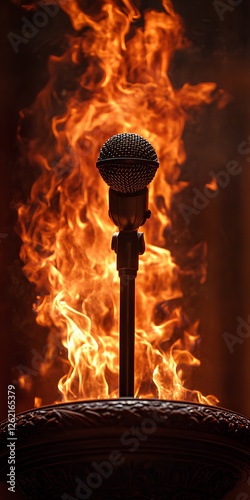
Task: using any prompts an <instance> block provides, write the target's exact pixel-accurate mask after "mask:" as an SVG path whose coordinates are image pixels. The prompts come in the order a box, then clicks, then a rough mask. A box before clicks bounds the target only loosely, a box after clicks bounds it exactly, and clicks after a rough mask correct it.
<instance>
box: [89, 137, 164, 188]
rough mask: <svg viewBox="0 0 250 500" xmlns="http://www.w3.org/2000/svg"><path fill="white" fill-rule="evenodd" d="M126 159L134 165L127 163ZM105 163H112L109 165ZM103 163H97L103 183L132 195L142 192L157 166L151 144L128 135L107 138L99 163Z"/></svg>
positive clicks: (140, 138) (141, 138)
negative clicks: (115, 160) (110, 161)
mask: <svg viewBox="0 0 250 500" xmlns="http://www.w3.org/2000/svg"><path fill="white" fill-rule="evenodd" d="M129 158H131V160H133V159H134V161H131V162H129V163H126V160H127V159H129ZM114 159H117V162H114ZM119 159H120V161H119ZM107 160H113V161H112V163H109V162H108V161H107ZM138 160H139V161H138ZM143 160H145V164H144V163H143ZM102 161H104V162H103V164H100V163H99V164H98V168H99V171H100V174H101V176H102V178H103V180H104V181H105V182H106V183H107V184H108V186H110V187H111V188H112V189H114V190H115V191H118V192H121V193H134V192H136V191H140V190H141V189H144V188H145V187H146V186H147V185H148V184H149V183H150V182H151V181H152V179H153V178H154V176H155V173H156V170H157V168H158V166H159V164H158V159H157V155H156V152H155V150H154V148H153V146H152V145H151V144H150V142H148V141H147V140H146V139H144V138H143V137H141V136H140V135H137V134H131V133H123V134H117V135H114V136H112V137H110V139H108V140H107V141H106V142H105V144H104V145H103V147H102V149H101V151H100V155H99V158H98V162H102Z"/></svg>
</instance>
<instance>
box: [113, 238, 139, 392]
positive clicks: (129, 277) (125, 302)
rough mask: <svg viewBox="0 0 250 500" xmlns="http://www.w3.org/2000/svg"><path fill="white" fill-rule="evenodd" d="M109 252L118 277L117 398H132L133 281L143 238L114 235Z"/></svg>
mask: <svg viewBox="0 0 250 500" xmlns="http://www.w3.org/2000/svg"><path fill="white" fill-rule="evenodd" d="M111 248H112V250H114V251H115V253H116V254H117V270H118V271H119V277H120V354H119V357H120V373H119V379H120V383H119V396H120V397H132V398H133V397H134V350H135V278H136V275H137V271H138V261H139V255H142V254H143V253H144V251H145V243H144V235H143V233H138V232H137V230H134V231H125V230H122V231H120V232H119V233H115V234H114V235H113V238H112V245H111Z"/></svg>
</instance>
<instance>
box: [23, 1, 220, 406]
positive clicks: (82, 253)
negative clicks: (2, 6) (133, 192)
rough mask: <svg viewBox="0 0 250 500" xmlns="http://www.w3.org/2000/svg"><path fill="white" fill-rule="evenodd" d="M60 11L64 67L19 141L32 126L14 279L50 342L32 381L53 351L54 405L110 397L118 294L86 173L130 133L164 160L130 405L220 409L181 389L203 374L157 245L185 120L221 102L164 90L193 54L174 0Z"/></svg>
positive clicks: (107, 232) (96, 196)
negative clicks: (18, 275) (30, 294)
mask: <svg viewBox="0 0 250 500" xmlns="http://www.w3.org/2000/svg"><path fill="white" fill-rule="evenodd" d="M58 3H59V5H60V7H61V8H62V9H63V10H64V11H65V12H66V13H67V14H68V16H69V17H70V19H71V22H72V26H73V28H74V30H75V33H74V35H73V36H71V37H68V49H67V51H66V52H65V53H64V54H63V55H62V56H60V57H56V56H51V57H50V60H49V73H50V79H49V82H48V84H47V85H46V87H45V88H44V89H43V90H42V91H41V92H40V93H39V95H38V96H37V99H36V101H35V102H34V104H33V106H32V109H29V110H24V111H23V112H22V113H21V124H20V130H19V138H20V141H21V143H23V144H25V140H24V133H23V128H24V125H25V123H26V122H27V120H31V124H32V137H30V138H29V140H28V144H27V141H26V161H29V162H30V163H31V164H32V165H34V167H37V168H39V171H40V175H39V176H38V178H37V180H36V181H35V182H34V184H33V187H32V190H31V194H30V200H29V201H28V202H27V204H26V205H22V206H20V207H19V211H18V215H19V228H20V235H21V238H22V242H23V244H22V248H21V254H20V256H21V259H22V261H23V262H24V267H23V270H24V273H25V274H26V276H27V277H28V279H29V281H30V282H32V283H33V284H35V286H36V289H37V293H38V300H37V303H36V305H35V306H34V308H35V310H36V320H37V322H38V323H39V324H40V325H43V326H46V327H49V329H50V335H49V345H48V349H47V354H46V358H45V359H44V362H43V363H42V365H41V367H40V372H41V374H43V375H44V374H46V373H48V372H49V371H50V370H51V367H52V364H53V353H54V352H55V351H56V346H58V342H59V343H61V345H62V346H64V348H65V350H66V352H67V353H68V359H64V360H63V362H62V363H61V374H62V376H61V379H60V381H59V384H58V388H59V390H60V393H61V399H62V401H70V400H76V399H89V398H91V399H95V398H116V397H117V396H118V371H119V364H118V338H119V335H118V315H119V311H118V297H119V282H118V276H117V271H116V269H115V255H114V253H113V252H112V251H111V249H110V242H111V237H112V234H113V233H114V231H115V230H116V228H115V227H114V226H113V224H112V223H111V221H110V220H109V218H108V214H107V212H108V206H107V186H106V185H105V184H104V182H103V181H102V179H101V177H100V175H99V173H98V170H97V169H96V168H95V163H96V160H97V157H98V153H99V150H100V148H101V146H102V144H103V143H104V142H105V141H106V140H107V139H108V138H109V137H110V136H112V135H114V134H116V133H120V132H135V133H138V134H140V135H142V136H143V137H145V138H146V139H147V140H148V141H150V142H151V143H152V145H153V146H154V148H155V150H156V151H157V155H158V157H159V161H160V168H159V169H158V173H157V175H156V178H155V180H154V181H153V183H152V185H151V186H150V208H151V210H152V212H153V216H152V218H151V220H150V221H149V222H147V224H146V225H145V228H144V232H145V236H146V253H145V255H144V256H143V257H142V258H141V259H140V270H139V274H138V278H137V283H136V294H137V296H136V325H137V327H136V374H135V375H136V383H135V395H136V396H137V397H148V398H151V397H160V398H167V399H183V400H193V401H200V402H203V403H208V404H213V403H215V402H216V398H215V397H213V396H208V397H204V396H203V395H202V394H201V393H199V392H198V391H191V390H188V389H187V388H186V382H187V381H186V377H187V375H188V373H189V369H190V367H192V366H198V365H199V364H200V361H199V360H198V359H197V358H196V357H195V356H194V354H193V351H194V348H195V345H196V343H197V341H198V340H199V334H198V322H197V321H195V323H194V324H192V322H191V321H190V320H189V319H188V318H187V317H185V315H184V313H183V312H182V308H181V298H182V292H181V289H180V283H179V269H178V266H177V265H176V264H175V263H174V261H173V258H172V256H171V254H170V252H169V250H167V249H166V248H165V247H166V243H165V237H164V234H165V233H166V228H171V219H170V208H171V198H172V195H173V193H175V192H177V191H180V190H181V189H183V188H184V187H185V183H182V182H178V177H179V174H180V165H181V164H182V163H183V162H184V160H185V150H184V146H183V141H182V134H183V129H184V125H185V122H186V120H187V119H188V116H189V112H190V111H191V110H193V109H194V108H197V109H198V108H199V107H200V106H202V105H204V104H209V103H211V102H212V101H213V100H214V99H216V94H215V92H214V90H215V87H216V85H215V84H214V83H211V82H208V83H202V84H201V83H200V84H198V85H195V86H191V85H189V84H188V83H186V84H185V85H184V86H183V87H182V88H181V89H179V90H176V89H174V88H173V86H172V84H171V81H170V79H169V77H168V68H169V64H170V61H171V58H172V56H173V54H174V53H175V51H176V50H177V49H181V48H184V47H185V46H187V45H188V43H189V42H188V41H187V40H186V39H185V38H184V26H183V22H182V20H181V18H180V17H179V16H178V15H177V14H176V13H175V12H174V10H173V7H172V4H171V2H170V1H169V0H163V1H162V11H161V12H157V11H154V10H152V11H147V12H145V13H144V15H143V18H142V17H141V13H140V12H139V10H138V9H137V8H136V7H135V5H133V3H132V2H131V1H130V0H123V1H122V2H120V4H119V5H120V7H118V5H117V2H115V1H113V0H103V1H102V2H101V5H100V8H99V10H98V12H96V11H94V8H89V9H88V10H87V11H83V10H81V8H80V3H79V2H77V1H76V0H68V1H66V0H59V2H58ZM142 20H143V23H142V22H141V21H142ZM139 21H140V22H139ZM204 275H205V266H204V270H203V272H202V276H203V277H201V280H202V279H203V278H204ZM174 303H176V306H171V304H174ZM23 380H24V378H23V379H22V381H23ZM53 382H54V383H55V384H56V381H55V380H54V381H53ZM41 403H42V402H41V400H40V398H39V397H36V406H40V404H41Z"/></svg>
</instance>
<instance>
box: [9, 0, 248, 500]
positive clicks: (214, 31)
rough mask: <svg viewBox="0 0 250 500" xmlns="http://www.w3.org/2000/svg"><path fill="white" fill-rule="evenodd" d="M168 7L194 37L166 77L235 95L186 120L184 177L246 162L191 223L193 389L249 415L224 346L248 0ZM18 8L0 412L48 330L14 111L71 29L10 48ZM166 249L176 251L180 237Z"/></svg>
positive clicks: (57, 25)
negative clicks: (201, 247) (195, 262)
mask: <svg viewBox="0 0 250 500" xmlns="http://www.w3.org/2000/svg"><path fill="white" fill-rule="evenodd" d="M82 3H83V5H86V4H87V3H88V2H85V3H84V2H82ZM225 3H226V0H225ZM94 4H96V5H97V6H98V2H91V5H94ZM173 4H174V6H175V9H176V10H177V11H178V12H179V13H180V14H181V16H182V17H183V19H184V21H185V26H186V35H187V37H188V38H189V39H190V40H191V41H192V42H193V47H192V48H190V49H188V51H186V52H185V54H182V53H179V54H176V57H175V58H174V60H173V61H172V64H171V68H170V76H171V79H172V81H173V82H174V85H175V86H176V87H180V86H182V85H183V83H185V82H186V81H188V82H189V83H193V84H195V83H197V82H202V81H215V82H216V83H217V84H218V86H219V87H221V88H223V89H225V90H227V91H228V92H229V93H230V94H231V96H232V100H231V102H230V104H228V106H227V107H226V108H225V110H223V111H221V112H220V113H218V112H215V111H214V109H211V108H209V109H208V110H207V111H206V112H204V114H203V115H202V117H201V118H200V119H199V120H198V121H197V122H196V123H192V124H190V125H188V126H187V127H186V129H185V132H184V141H185V146H186V151H187V162H186V163H185V165H184V166H183V172H182V175H183V178H190V179H191V181H192V186H197V187H198V188H200V189H202V187H203V186H204V183H205V182H206V181H207V175H208V173H209V171H210V170H214V171H219V170H223V169H225V165H226V164H227V162H228V161H229V160H233V159H235V160H238V161H239V163H240V165H241V166H242V173H241V174H240V175H238V176H236V177H234V178H232V179H231V181H230V184H229V185H228V186H227V187H226V188H225V189H224V190H223V189H222V190H221V191H220V193H219V195H218V196H217V197H216V198H214V199H212V200H211V201H210V203H209V204H208V206H207V207H206V208H205V209H204V210H202V211H201V212H200V214H199V215H197V216H196V215H194V216H193V217H192V219H191V222H190V225H189V226H188V231H189V234H190V235H191V236H190V238H191V239H192V240H193V242H194V243H195V242H197V241H201V240H202V239H205V240H206V241H207V243H208V278H207V282H206V285H205V286H204V287H203V289H202V290H201V292H200V297H199V311H200V317H201V332H202V343H201V346H200V356H201V360H202V367H201V369H200V370H199V372H197V373H196V372H195V373H194V378H193V387H194V388H197V389H199V390H201V391H202V392H203V394H215V395H217V396H218V398H219V400H220V405H221V406H223V407H226V408H229V409H231V410H234V411H237V412H240V413H243V414H246V415H247V416H248V417H249V416H250V397H249V392H250V368H249V364H250V363H249V361H250V337H249V338H246V339H245V340H244V342H243V343H242V344H236V345H235V346H234V353H230V352H229V349H228V347H227V346H226V343H225V341H224V339H223V333H224V332H230V333H232V334H234V335H236V333H237V325H238V323H237V317H239V316H240V317H242V318H243V319H244V320H246V321H247V319H248V315H249V314H250V301H249V297H250V236H249V234H250V197H249V185H250V184H249V183H250V174H249V168H250V164H249V162H247V161H246V158H247V156H242V155H240V154H239V153H238V151H237V150H238V145H239V143H241V142H242V141H244V140H246V138H247V137H248V136H250V119H249V117H250V109H249V97H250V96H249V84H250V73H249V70H250V4H249V2H248V1H247V0H243V1H242V2H241V4H240V5H239V6H237V7H235V8H234V10H233V11H232V12H229V11H228V12H225V14H224V21H221V20H220V19H219V16H218V14H217V13H216V10H215V8H214V5H213V2H212V1H211V0H203V1H202V2H201V1H200V0H174V2H173ZM137 5H139V6H140V8H141V9H142V10H143V9H147V8H152V7H153V8H160V5H161V3H160V2H153V1H143V2H137ZM23 15H24V14H23V12H22V11H21V9H20V8H19V6H18V2H11V1H5V2H3V3H1V12H0V24H1V54H0V55H1V62H0V68H1V77H0V101H1V104H0V105H1V112H0V116H1V120H0V127H1V129H0V141H1V169H0V176H1V178H0V233H1V234H2V235H4V236H3V237H2V238H1V240H0V241H1V243H0V262H1V300H0V313H1V344H0V345H1V358H0V359H1V363H0V371H1V374H0V375H1V384H0V401H1V415H0V417H1V418H5V416H6V409H7V404H6V403H7V386H8V384H11V383H12V382H13V377H14V375H13V373H14V371H13V370H14V368H15V366H16V365H17V364H19V363H22V364H24V365H28V366H29V365H30V363H31V357H32V355H31V348H32V346H35V347H36V348H37V349H38V350H39V348H41V346H43V345H44V343H45V341H46V332H44V331H43V332H41V329H39V327H38V326H37V325H36V323H35V318H34V314H33V313H32V312H31V306H32V302H33V301H34V298H35V292H34V290H33V288H32V286H31V285H30V284H29V283H28V282H27V280H26V279H25V278H24V276H23V275H22V271H21V267H22V264H21V262H20V259H19V249H20V239H19V237H18V235H17V234H16V232H15V224H16V206H17V203H18V201H21V200H23V201H25V198H26V197H27V196H28V192H29V189H30V187H31V185H32V183H33V181H34V178H35V173H34V172H32V171H29V170H28V167H27V172H26V173H25V174H23V172H22V171H21V172H20V171H19V162H18V158H19V151H18V147H17V140H16V135H17V126H18V121H19V111H20V110H21V109H23V108H27V107H29V106H30V105H31V104H32V102H33V100H34V99H35V97H36V95H37V93H38V91H39V90H40V89H41V88H43V87H44V85H45V84H46V81H47V79H48V73H47V60H48V55H49V54H51V53H54V54H60V53H62V52H63V51H64V43H65V33H66V32H70V31H72V28H71V25H70V22H69V20H68V18H67V16H66V15H65V14H64V13H63V12H60V13H58V14H57V15H56V16H55V18H53V19H51V20H50V21H49V23H48V25H47V26H46V28H44V29H40V30H39V34H38V35H37V36H36V37H34V39H32V40H31V41H30V42H29V43H28V44H27V45H21V46H20V52H19V54H15V53H14V51H13V48H12V47H11V44H10V42H9V40H8V38H7V34H8V33H9V32H10V31H13V32H15V33H19V32H20V26H21V17H22V16H23ZM25 15H26V16H27V17H28V15H29V14H27V13H25ZM176 203H177V202H176ZM170 246H171V238H170ZM172 250H173V253H174V252H176V255H179V258H180V253H181V243H180V244H179V247H178V245H177V247H176V248H172ZM27 345H28V349H27ZM36 384H39V378H37V379H36V381H35V383H34V388H33V393H31V394H30V395H27V393H24V392H22V391H21V390H20V389H19V390H17V406H18V408H19V409H21V410H23V409H26V408H27V409H28V408H31V407H32V406H33V396H34V393H35V391H36ZM52 400H53V398H52ZM52 400H51V402H52ZM15 498H18V497H17V495H16V496H15ZM232 498H235V496H234V497H233V496H232Z"/></svg>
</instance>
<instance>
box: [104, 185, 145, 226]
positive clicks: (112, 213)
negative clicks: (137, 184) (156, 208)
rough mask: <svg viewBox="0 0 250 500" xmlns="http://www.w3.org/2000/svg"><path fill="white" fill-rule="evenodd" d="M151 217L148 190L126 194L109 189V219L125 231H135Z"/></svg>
mask: <svg viewBox="0 0 250 500" xmlns="http://www.w3.org/2000/svg"><path fill="white" fill-rule="evenodd" d="M150 216H151V212H150V210H148V188H146V187H145V188H144V189H142V190H141V191H138V192H137V193H131V194H124V193H119V192H118V191H115V190H114V189H111V188H110V189H109V217H110V219H111V220H112V221H113V222H114V224H115V225H116V226H117V227H118V228H119V229H120V230H123V231H135V230H137V229H138V228H139V227H140V226H142V225H143V224H145V222H146V220H147V219H149V218H150Z"/></svg>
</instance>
